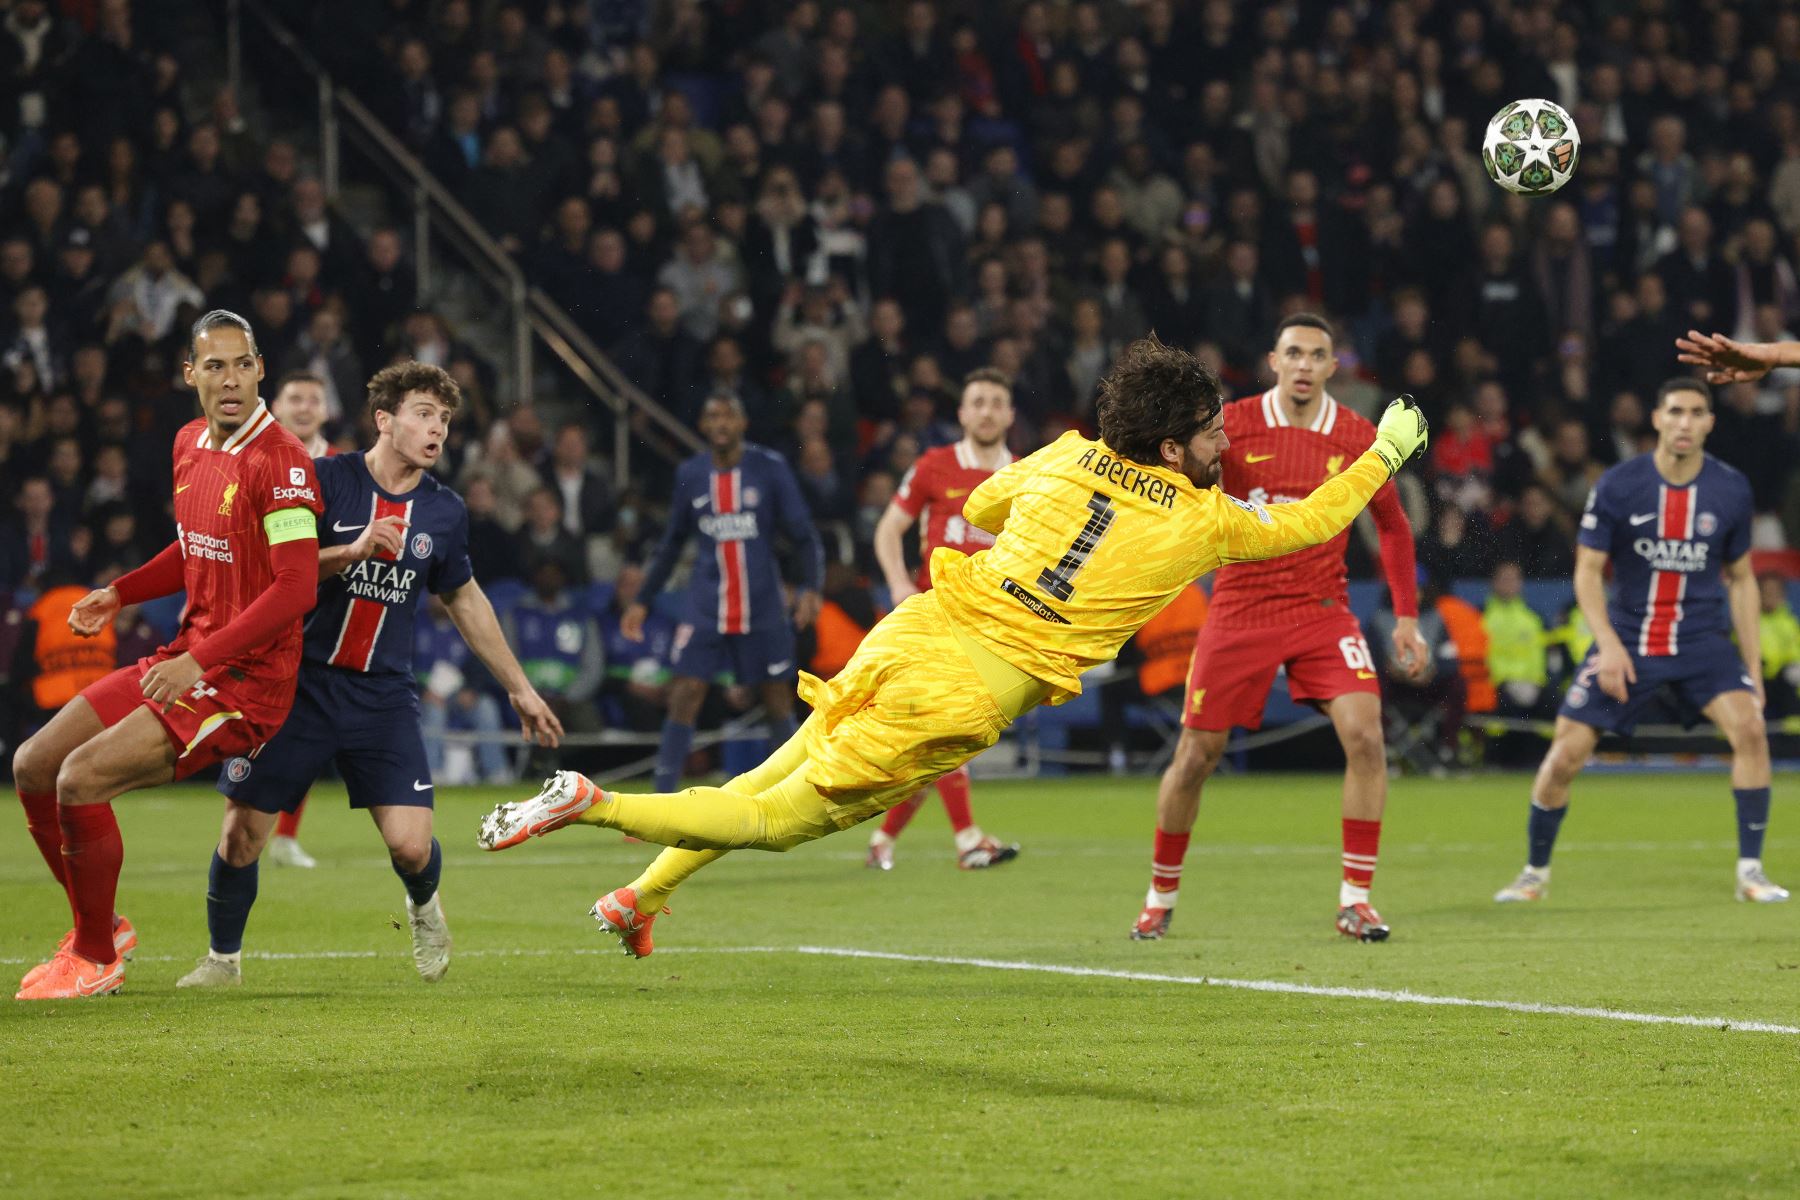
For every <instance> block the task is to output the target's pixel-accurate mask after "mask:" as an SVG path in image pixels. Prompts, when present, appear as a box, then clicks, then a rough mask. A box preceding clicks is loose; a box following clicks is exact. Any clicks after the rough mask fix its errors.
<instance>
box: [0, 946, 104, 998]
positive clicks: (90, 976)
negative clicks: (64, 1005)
mask: <svg viewBox="0 0 1800 1200" xmlns="http://www.w3.org/2000/svg"><path fill="white" fill-rule="evenodd" d="M124 986H125V960H124V959H123V958H115V959H113V960H112V961H111V962H109V963H97V962H89V961H88V960H87V959H85V958H83V957H81V955H79V954H77V953H75V952H74V951H73V950H58V951H57V952H56V957H55V958H53V959H51V960H50V965H49V967H48V968H47V969H46V970H45V971H44V973H43V975H41V976H40V977H39V978H38V980H37V981H36V982H35V983H33V984H32V985H31V986H30V987H28V988H20V989H19V994H18V995H16V996H14V997H13V999H14V1000H86V999H88V998H89V997H92V996H109V995H111V994H112V993H114V992H116V991H118V990H119V989H120V988H122V987H124Z"/></svg>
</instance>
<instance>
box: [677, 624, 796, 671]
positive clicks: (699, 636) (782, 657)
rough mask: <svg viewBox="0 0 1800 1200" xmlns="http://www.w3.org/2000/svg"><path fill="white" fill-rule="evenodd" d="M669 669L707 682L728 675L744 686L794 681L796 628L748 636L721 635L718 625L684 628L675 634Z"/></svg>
mask: <svg viewBox="0 0 1800 1200" xmlns="http://www.w3.org/2000/svg"><path fill="white" fill-rule="evenodd" d="M669 670H670V671H672V672H674V673H675V674H676V675H682V676H686V677H688V678H690V679H705V680H708V681H711V680H715V679H718V678H719V677H720V676H721V675H726V674H729V675H731V676H732V678H733V680H734V681H735V682H737V683H739V684H742V685H745V686H748V685H750V684H757V683H773V682H776V681H779V680H791V679H794V678H796V677H798V675H799V673H800V667H799V664H798V663H797V662H796V661H795V659H794V628H793V626H791V625H787V624H781V625H777V626H773V627H772V628H769V629H754V630H752V631H750V632H749V633H720V632H719V631H718V628H717V627H716V626H710V625H709V626H701V625H683V626H682V627H681V628H679V629H677V630H676V631H675V643H674V646H673V647H672V648H671V649H670V652H669Z"/></svg>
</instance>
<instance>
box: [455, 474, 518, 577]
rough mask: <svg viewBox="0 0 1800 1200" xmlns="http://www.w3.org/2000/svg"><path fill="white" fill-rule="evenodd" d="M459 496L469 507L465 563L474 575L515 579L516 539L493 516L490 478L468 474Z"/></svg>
mask: <svg viewBox="0 0 1800 1200" xmlns="http://www.w3.org/2000/svg"><path fill="white" fill-rule="evenodd" d="M462 497H463V504H464V505H465V506H466V507H467V508H468V510H469V566H470V567H471V568H472V569H473V570H474V572H475V578H477V579H516V578H518V575H519V553H518V541H517V539H516V538H515V537H514V536H513V533H512V531H510V530H508V529H507V528H506V526H505V525H503V524H501V522H500V521H499V520H498V519H497V517H496V513H495V510H496V507H497V503H496V500H495V498H494V481H493V479H492V478H490V477H489V476H487V475H483V474H477V475H474V476H471V477H470V478H468V479H467V480H466V481H465V482H464V483H463V485H462Z"/></svg>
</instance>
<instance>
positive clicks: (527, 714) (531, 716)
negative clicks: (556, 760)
mask: <svg viewBox="0 0 1800 1200" xmlns="http://www.w3.org/2000/svg"><path fill="white" fill-rule="evenodd" d="M506 698H507V700H508V701H509V702H510V703H511V704H512V706H513V711H514V712H516V713H518V714H519V732H520V733H522V734H524V735H525V740H526V741H528V742H530V743H531V744H532V745H534V746H544V747H547V748H552V749H553V748H555V747H556V746H558V745H560V744H561V743H562V736H563V727H562V722H561V721H559V720H557V719H556V714H555V713H553V712H551V711H550V706H549V705H548V704H545V703H544V698H543V697H542V696H540V695H538V694H537V690H536V689H535V688H526V689H525V690H524V691H522V692H511V693H508V695H507V697H506Z"/></svg>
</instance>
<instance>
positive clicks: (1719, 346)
mask: <svg viewBox="0 0 1800 1200" xmlns="http://www.w3.org/2000/svg"><path fill="white" fill-rule="evenodd" d="M1675 350H1676V354H1675V358H1676V360H1677V361H1679V362H1684V363H1687V364H1688V365H1689V366H1692V367H1704V368H1705V369H1706V382H1708V383H1748V382H1751V381H1753V380H1757V379H1761V378H1762V377H1763V376H1764V375H1767V374H1768V373H1769V372H1770V371H1772V370H1774V369H1775V368H1776V367H1779V366H1780V365H1781V362H1782V354H1781V346H1779V345H1778V344H1776V343H1774V342H1737V341H1733V340H1732V339H1730V338H1728V337H1726V336H1725V335H1724V334H1722V333H1701V332H1700V331H1699V330H1697V329H1690V330H1688V331H1687V336H1686V337H1678V338H1676V339H1675Z"/></svg>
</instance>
